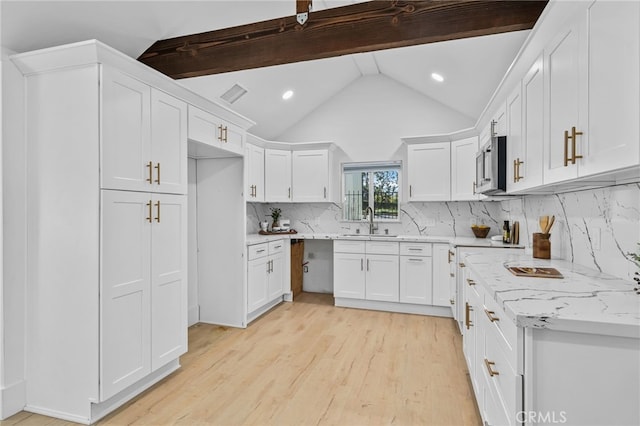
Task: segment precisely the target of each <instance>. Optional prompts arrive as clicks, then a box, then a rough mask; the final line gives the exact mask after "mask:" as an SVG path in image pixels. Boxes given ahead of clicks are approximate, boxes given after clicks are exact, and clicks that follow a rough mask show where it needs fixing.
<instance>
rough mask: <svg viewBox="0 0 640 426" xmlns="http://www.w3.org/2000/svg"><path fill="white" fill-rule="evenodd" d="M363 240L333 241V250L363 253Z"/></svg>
mask: <svg viewBox="0 0 640 426" xmlns="http://www.w3.org/2000/svg"><path fill="white" fill-rule="evenodd" d="M364 243H365V242H364V241H342V240H341V241H334V242H333V251H334V252H336V253H364Z"/></svg>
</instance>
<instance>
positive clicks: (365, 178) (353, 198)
mask: <svg viewBox="0 0 640 426" xmlns="http://www.w3.org/2000/svg"><path fill="white" fill-rule="evenodd" d="M364 197H366V201H365V199H364ZM365 203H366V204H365ZM368 203H369V175H368V173H366V172H361V171H353V172H345V173H344V218H345V219H346V220H360V219H362V218H363V211H364V209H366V208H367V206H368V205H369V204H368Z"/></svg>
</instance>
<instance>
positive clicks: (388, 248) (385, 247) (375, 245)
mask: <svg viewBox="0 0 640 426" xmlns="http://www.w3.org/2000/svg"><path fill="white" fill-rule="evenodd" d="M365 249H366V253H367V254H399V253H400V244H399V243H395V242H389V241H365Z"/></svg>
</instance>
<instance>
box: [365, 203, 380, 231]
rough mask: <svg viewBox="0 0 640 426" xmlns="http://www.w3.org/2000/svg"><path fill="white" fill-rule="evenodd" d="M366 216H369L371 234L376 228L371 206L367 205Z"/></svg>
mask: <svg viewBox="0 0 640 426" xmlns="http://www.w3.org/2000/svg"><path fill="white" fill-rule="evenodd" d="M365 211H366V212H367V216H368V217H369V234H370V235H372V234H373V233H374V231H376V230H377V229H378V226H377V225H376V224H375V223H373V209H372V208H371V206H367V208H366V210H365Z"/></svg>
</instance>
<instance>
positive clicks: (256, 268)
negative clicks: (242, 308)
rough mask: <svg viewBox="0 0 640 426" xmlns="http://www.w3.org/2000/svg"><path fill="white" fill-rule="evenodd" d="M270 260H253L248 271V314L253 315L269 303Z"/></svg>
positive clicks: (264, 258)
mask: <svg viewBox="0 0 640 426" xmlns="http://www.w3.org/2000/svg"><path fill="white" fill-rule="evenodd" d="M268 262H269V260H268V258H266V257H263V258H260V259H256V260H251V261H249V263H248V270H247V312H248V313H251V312H253V311H255V310H256V309H258V308H259V307H261V306H264V305H265V304H266V303H267V285H268V284H267V279H268V272H267V266H268Z"/></svg>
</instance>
